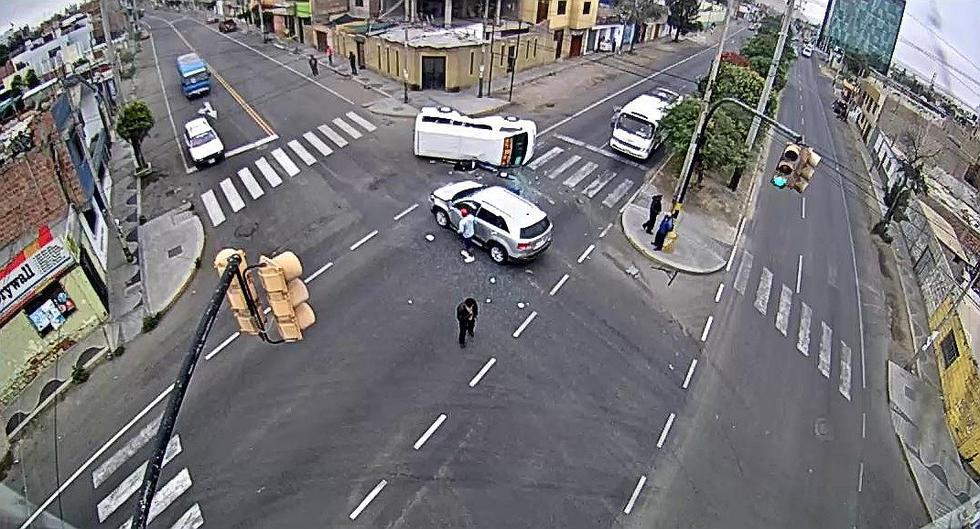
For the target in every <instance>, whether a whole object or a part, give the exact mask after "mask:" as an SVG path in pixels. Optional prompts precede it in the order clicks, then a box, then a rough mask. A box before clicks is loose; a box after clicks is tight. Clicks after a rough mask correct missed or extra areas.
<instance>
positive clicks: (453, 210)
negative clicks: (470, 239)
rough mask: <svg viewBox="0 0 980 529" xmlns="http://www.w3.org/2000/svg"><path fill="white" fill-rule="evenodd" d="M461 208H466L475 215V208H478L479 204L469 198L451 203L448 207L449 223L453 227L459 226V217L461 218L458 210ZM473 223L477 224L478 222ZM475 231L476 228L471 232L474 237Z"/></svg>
mask: <svg viewBox="0 0 980 529" xmlns="http://www.w3.org/2000/svg"><path fill="white" fill-rule="evenodd" d="M463 208H466V211H468V212H469V213H470V215H476V214H477V210H479V209H480V205H479V204H477V203H476V202H475V201H473V200H469V199H465V200H460V201H458V202H454V203H453V204H451V207H450V208H449V224H451V225H452V227H453V229H457V228H458V227H459V219H460V218H462V216H461V215H460V213H459V211H460V210H461V209H463ZM475 224H479V222H477V223H475ZM475 232H476V230H474V233H473V235H474V237H475V236H476V233H475Z"/></svg>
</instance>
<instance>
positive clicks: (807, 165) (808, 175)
mask: <svg viewBox="0 0 980 529" xmlns="http://www.w3.org/2000/svg"><path fill="white" fill-rule="evenodd" d="M819 163H820V155H819V154H817V153H816V152H814V151H813V149H811V148H809V147H805V146H804V147H803V150H802V151H801V152H800V161H799V164H798V165H797V166H796V174H795V176H794V178H793V179H792V180H793V181H792V183H791V185H790V187H792V188H793V189H795V190H796V192H797V193H802V192H803V191H804V190H805V189H806V186H808V185H810V180H811V179H812V178H813V173H814V172H815V171H816V170H817V165H818V164H819Z"/></svg>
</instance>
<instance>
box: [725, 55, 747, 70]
mask: <svg viewBox="0 0 980 529" xmlns="http://www.w3.org/2000/svg"><path fill="white" fill-rule="evenodd" d="M721 60H722V62H727V63H728V64H734V65H735V66H741V67H743V68H748V67H749V60H748V59H747V58H746V57H745V56H744V55H742V54H741V53H737V52H734V51H726V52H723V53H722V54H721Z"/></svg>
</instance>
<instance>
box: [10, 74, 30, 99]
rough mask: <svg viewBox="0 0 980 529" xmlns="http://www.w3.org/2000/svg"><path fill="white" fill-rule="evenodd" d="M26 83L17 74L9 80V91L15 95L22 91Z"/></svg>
mask: <svg viewBox="0 0 980 529" xmlns="http://www.w3.org/2000/svg"><path fill="white" fill-rule="evenodd" d="M26 86H27V83H25V82H24V78H23V77H21V76H20V74H17V75H15V76H14V78H13V79H11V80H10V92H11V93H12V94H13V95H14V96H15V97H16V96H19V95H20V94H22V93H24V87H26Z"/></svg>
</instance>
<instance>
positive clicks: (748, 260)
mask: <svg viewBox="0 0 980 529" xmlns="http://www.w3.org/2000/svg"><path fill="white" fill-rule="evenodd" d="M754 264H755V263H754V258H753V256H752V254H751V253H750V252H748V251H747V250H743V251H742V255H741V262H740V263H739V267H738V270H737V271H736V273H735V285H734V288H735V291H736V292H738V293H739V295H742V296H746V292H749V294H748V295H751V296H753V298H754V299H753V301H752V306H753V308H754V309H755V310H756V311H757V312H759V314H761V315H762V316H763V317H765V318H769V317H770V316H769V311H770V309H772V308H774V309H775V315H774V316H772V317H773V319H772V320H770V321H772V322H773V325H774V326H775V328H776V330H777V332H779V333H780V334H782V335H783V336H786V337H789V336H790V333H791V332H792V331H793V329H792V328H791V318H792V316H793V308H794V303H793V298H794V296H796V297H801V296H800V295H799V294H794V290H793V288H792V287H790V286H789V285H786V284H784V283H783V284H777V285H774V276H773V273H772V271H771V270H769V268H767V267H765V266H763V267H762V270H761V271H760V272H759V273H758V283H757V284H756V285H755V289H754V293H753V291H752V290H750V289H749V276H750V275H751V274H752V268H753V265H754ZM773 291H776V292H778V293H779V294H778V301H777V302H775V304H770V299H772V298H774V294H773ZM817 321H818V320H815V319H814V317H813V309H812V308H810V306H809V305H807V303H806V302H805V301H803V299H802V298H801V299H800V301H799V309H798V325H799V327H798V328H797V329H796V347H795V348H796V350H797V351H798V352H799V353H800V355H802V356H803V357H804V358H809V357H810V350H811V344H812V342H813V341H814V340H815V341H816V344H815V345H816V349H817V350H816V371H817V373H819V375H820V376H822V377H823V378H825V379H827V380H830V379H831V375H832V374H834V373H832V366H833V363H834V362H833V357H834V354H837V357H838V362H839V366H840V367H839V369H838V370H837V373H836V375H837V377H838V383H837V391H838V392H839V393H840V394H841V396H843V397H844V398H845V399H846V400H848V401H850V400H851V361H852V354H851V348H850V346H849V345H847V343H846V342H845V341H844V340H840V339H838V340H837V341H836V344H835V339H834V330H833V328H831V326H830V325H829V324H828V323H827V322H826V321H819V326H815V324H816V322H817ZM811 338H812V339H811Z"/></svg>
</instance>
